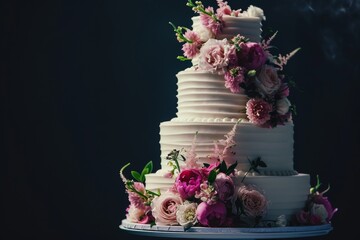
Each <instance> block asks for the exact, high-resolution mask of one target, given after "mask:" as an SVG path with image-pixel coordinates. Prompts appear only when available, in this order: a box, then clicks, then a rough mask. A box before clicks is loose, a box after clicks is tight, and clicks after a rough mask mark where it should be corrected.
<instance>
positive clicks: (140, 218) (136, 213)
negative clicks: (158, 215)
mask: <svg viewBox="0 0 360 240" xmlns="http://www.w3.org/2000/svg"><path fill="white" fill-rule="evenodd" d="M126 210H127V214H126V220H128V221H129V222H133V223H143V224H145V223H149V222H151V220H152V215H151V208H150V206H144V207H136V206H135V205H130V206H129V207H128V208H127V209H126Z"/></svg>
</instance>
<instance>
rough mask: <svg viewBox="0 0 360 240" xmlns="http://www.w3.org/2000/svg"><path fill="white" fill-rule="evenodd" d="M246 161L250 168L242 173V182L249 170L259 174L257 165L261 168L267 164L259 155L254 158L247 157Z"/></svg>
mask: <svg viewBox="0 0 360 240" xmlns="http://www.w3.org/2000/svg"><path fill="white" fill-rule="evenodd" d="M248 161H249V163H250V168H249V170H248V171H247V172H246V173H245V174H244V177H243V178H242V180H241V182H244V180H245V178H246V176H247V175H248V174H249V173H250V172H257V173H259V174H260V171H259V169H258V168H259V167H262V168H266V167H267V165H266V163H265V162H264V161H262V160H261V157H257V158H255V159H254V160H250V159H249V158H248Z"/></svg>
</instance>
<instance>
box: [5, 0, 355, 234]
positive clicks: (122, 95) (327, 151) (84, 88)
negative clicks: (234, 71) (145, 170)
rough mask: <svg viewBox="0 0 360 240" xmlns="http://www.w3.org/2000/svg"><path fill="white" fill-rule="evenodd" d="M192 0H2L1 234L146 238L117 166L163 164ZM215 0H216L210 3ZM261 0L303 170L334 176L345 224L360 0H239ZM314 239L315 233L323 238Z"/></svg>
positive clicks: (351, 180) (339, 217)
mask: <svg viewBox="0 0 360 240" xmlns="http://www.w3.org/2000/svg"><path fill="white" fill-rule="evenodd" d="M185 2H186V1H185V0H183V1H165V0H144V1H127V2H124V1H120V0H112V1H91V0H88V1H44V2H38V1H25V0H24V1H20V0H11V1H5V2H4V1H2V3H1V6H0V11H1V27H2V32H3V34H2V35H1V37H0V42H1V54H0V58H1V77H0V80H1V87H0V91H1V101H0V104H1V117H0V121H1V126H2V130H3V131H2V136H3V137H2V139H3V144H1V148H2V149H3V150H2V151H1V154H2V157H1V160H2V163H1V179H2V181H1V183H2V188H1V192H2V194H1V195H2V196H1V208H2V209H1V218H2V219H3V221H2V222H3V223H4V222H5V225H4V224H2V227H1V229H2V230H1V231H0V237H1V238H2V239H120V238H121V237H123V236H125V237H126V238H131V239H136V238H137V237H135V236H130V235H128V234H127V233H125V232H123V231H121V230H119V229H118V225H119V224H120V222H121V219H123V218H124V216H125V208H126V206H127V204H128V202H127V198H126V195H125V193H124V187H123V185H122V182H121V181H120V179H119V176H118V170H119V169H120V168H121V167H122V166H123V165H124V164H125V163H127V162H132V167H133V168H134V169H139V168H140V167H142V166H143V165H144V163H146V162H147V161H149V160H153V161H154V163H156V164H155V166H156V168H159V155H160V150H159V144H158V141H159V123H160V122H162V121H166V120H169V119H171V118H172V117H174V116H175V112H176V78H175V74H176V73H177V72H178V71H180V70H182V69H184V68H186V67H188V63H183V62H179V61H177V60H176V58H175V57H176V56H177V55H180V54H181V51H180V49H181V46H180V45H179V43H177V42H176V40H175V36H174V34H173V32H172V29H171V27H170V25H168V22H169V21H172V22H174V23H175V24H178V25H185V26H190V25H191V22H190V17H191V16H192V15H193V13H192V11H191V9H189V8H187V7H186V6H185ZM214 3H215V1H205V5H208V4H211V5H213V4H214ZM230 4H231V5H232V6H233V7H234V8H239V7H242V8H246V7H247V6H248V5H249V4H254V5H257V6H260V7H262V8H263V9H264V11H265V15H266V16H267V21H266V22H265V23H264V26H263V30H264V34H266V33H267V32H269V30H278V31H279V34H278V36H277V38H276V40H275V41H274V44H275V45H277V46H278V47H279V48H280V50H281V51H282V52H283V53H287V52H289V51H290V50H292V49H294V48H296V47H302V50H301V51H300V52H299V53H298V55H297V56H296V57H295V58H294V59H293V60H291V61H290V63H289V64H288V66H287V71H288V72H289V73H290V74H291V75H292V76H293V78H294V80H295V81H296V82H297V84H298V86H299V89H301V91H297V92H293V94H292V97H291V100H292V102H294V103H295V104H296V105H297V110H298V115H297V116H295V117H294V121H295V153H294V154H295V155H294V157H295V168H296V169H297V170H298V171H299V172H305V173H310V174H311V175H312V183H314V181H315V179H314V177H315V175H316V174H319V175H320V176H321V180H322V181H323V182H324V183H330V184H331V187H332V189H331V191H330V192H329V193H328V196H329V197H330V198H331V200H332V202H333V205H335V206H336V207H338V208H339V212H338V213H337V214H336V216H335V217H334V219H333V225H334V228H335V229H334V231H332V232H331V234H329V235H328V236H325V237H320V238H316V239H339V238H340V237H343V236H344V235H348V234H350V233H354V234H356V227H357V222H358V221H357V220H354V218H355V219H356V218H358V216H359V206H358V200H357V198H356V197H355V196H354V194H355V192H356V191H357V190H358V189H359V186H358V185H357V184H359V181H358V180H357V178H356V174H358V173H359V164H358V161H359V160H360V158H359V151H358V150H359V149H358V148H359V146H360V145H359V133H360V132H359V120H358V113H359V100H358V97H359V94H358V91H359V80H360V74H359V72H360V70H359V65H360V63H359V60H358V59H359V54H360V51H359V50H360V47H359V42H360V16H359V9H360V1H359V0H344V1H340V0H339V1H337V0H329V1H325V0H323V1H310V0H298V1H296V0H293V1H286V0H277V1H260V0H258V1H247V0H242V1H235V0H232V1H230ZM314 239H315V238H314Z"/></svg>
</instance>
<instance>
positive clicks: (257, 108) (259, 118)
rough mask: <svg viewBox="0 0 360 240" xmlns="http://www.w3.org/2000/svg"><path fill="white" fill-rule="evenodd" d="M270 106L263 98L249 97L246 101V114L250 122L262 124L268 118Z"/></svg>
mask: <svg viewBox="0 0 360 240" xmlns="http://www.w3.org/2000/svg"><path fill="white" fill-rule="evenodd" d="M271 111H272V106H271V105H270V104H269V103H268V102H266V101H265V100H263V99H256V98H253V99H250V100H249V101H248V102H247V103H246V115H247V117H248V118H249V121H250V122H251V123H254V124H256V125H259V126H261V125H263V124H265V123H266V122H267V121H269V120H270V118H271V116H270V112H271Z"/></svg>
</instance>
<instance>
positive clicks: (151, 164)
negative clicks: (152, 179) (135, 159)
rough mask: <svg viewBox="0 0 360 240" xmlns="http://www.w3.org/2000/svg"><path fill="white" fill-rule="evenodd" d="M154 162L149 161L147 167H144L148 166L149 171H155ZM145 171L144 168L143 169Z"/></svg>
mask: <svg viewBox="0 0 360 240" xmlns="http://www.w3.org/2000/svg"><path fill="white" fill-rule="evenodd" d="M153 166H154V165H153V162H152V161H149V162H148V163H147V164H146V165H145V167H144V169H145V168H147V169H148V173H151V172H152V171H153ZM143 171H144V170H143Z"/></svg>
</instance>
